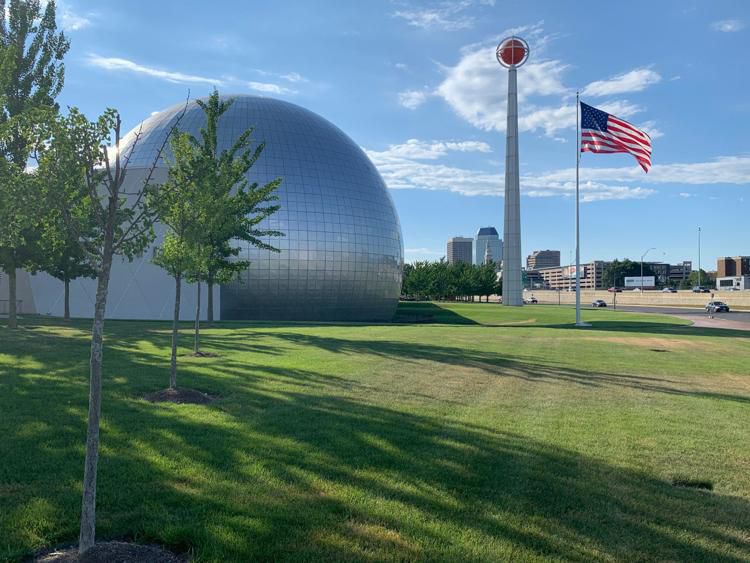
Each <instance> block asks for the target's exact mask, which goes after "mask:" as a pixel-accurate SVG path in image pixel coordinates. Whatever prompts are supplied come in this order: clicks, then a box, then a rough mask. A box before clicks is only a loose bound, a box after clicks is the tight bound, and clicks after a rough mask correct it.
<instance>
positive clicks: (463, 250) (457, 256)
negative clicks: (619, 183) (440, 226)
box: [446, 237, 474, 264]
mask: <svg viewBox="0 0 750 563" xmlns="http://www.w3.org/2000/svg"><path fill="white" fill-rule="evenodd" d="M473 245H474V239H470V238H467V237H453V238H452V239H449V240H448V248H447V252H446V256H447V257H448V264H458V263H459V262H463V263H464V264H471V263H472V259H471V252H472V247H473Z"/></svg>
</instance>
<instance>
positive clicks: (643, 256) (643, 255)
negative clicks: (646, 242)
mask: <svg viewBox="0 0 750 563" xmlns="http://www.w3.org/2000/svg"><path fill="white" fill-rule="evenodd" d="M652 250H656V248H649V249H648V250H647V251H646V252H644V253H643V254H641V295H643V259H644V258H645V257H646V254H648V253H649V252H651V251H652Z"/></svg>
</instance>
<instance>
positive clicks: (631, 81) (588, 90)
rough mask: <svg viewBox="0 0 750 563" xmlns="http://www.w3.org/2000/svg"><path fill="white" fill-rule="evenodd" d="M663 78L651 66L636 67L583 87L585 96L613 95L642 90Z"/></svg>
mask: <svg viewBox="0 0 750 563" xmlns="http://www.w3.org/2000/svg"><path fill="white" fill-rule="evenodd" d="M660 80H661V75H659V73H657V72H655V71H653V70H651V69H650V68H636V69H633V70H631V71H630V72H626V73H624V74H619V75H617V76H614V77H612V78H608V79H607V80H597V81H595V82H591V83H590V84H589V85H588V86H586V87H585V88H584V89H583V92H581V95H583V96H613V95H616V94H625V93H627V92H640V91H641V90H644V89H646V88H648V87H649V86H651V85H652V84H656V83H657V82H659V81H660Z"/></svg>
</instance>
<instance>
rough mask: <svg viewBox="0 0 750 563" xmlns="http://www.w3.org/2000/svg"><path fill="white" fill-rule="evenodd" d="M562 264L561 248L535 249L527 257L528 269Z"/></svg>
mask: <svg viewBox="0 0 750 563" xmlns="http://www.w3.org/2000/svg"><path fill="white" fill-rule="evenodd" d="M559 266H560V251H559V250H535V251H534V252H532V253H531V254H530V255H528V256H527V257H526V269H527V270H540V269H542V268H558V267H559Z"/></svg>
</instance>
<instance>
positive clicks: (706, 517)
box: [0, 303, 750, 561]
mask: <svg viewBox="0 0 750 563" xmlns="http://www.w3.org/2000/svg"><path fill="white" fill-rule="evenodd" d="M573 315H574V313H573V311H572V309H570V308H559V307H555V306H529V307H524V308H522V309H508V308H503V307H500V306H498V305H496V304H456V305H446V306H442V307H438V306H436V305H431V304H423V303H409V304H404V305H403V306H402V307H401V308H400V312H399V317H400V320H401V321H425V320H431V321H432V322H430V323H424V322H413V323H409V322H398V323H395V324H392V325H320V324H301V323H300V324H272V323H253V324H250V323H221V324H219V325H218V326H217V328H214V329H211V330H206V331H205V332H204V338H203V343H204V349H205V350H206V351H211V352H215V353H218V354H219V355H220V356H219V357H207V358H193V357H185V358H181V359H180V362H181V372H180V374H179V378H178V384H179V385H181V386H185V387H193V388H196V389H200V390H202V391H205V392H208V393H210V394H213V395H219V396H220V397H221V398H220V399H219V400H218V401H216V402H214V403H212V404H210V405H206V406H197V405H175V404H151V403H148V402H146V401H145V400H143V399H142V398H141V397H142V396H143V395H144V394H145V393H148V392H151V391H155V390H158V389H160V388H164V387H166V386H167V383H168V365H169V327H168V325H167V324H166V323H156V322H153V323H152V322H125V321H121V322H114V321H113V322H108V323H107V327H106V332H107V340H106V352H105V358H104V361H105V380H104V400H103V427H102V448H101V458H100V463H99V497H98V530H97V531H98V536H99V538H100V539H110V538H127V539H135V540H136V541H141V542H156V543H160V544H164V545H166V546H167V547H170V548H172V549H174V550H176V551H188V550H189V551H190V552H191V554H192V557H193V558H194V560H195V561H250V560H294V561H318V560H320V561H332V560H372V561H383V560H451V561H480V560H481V561H491V560H509V561H556V560H568V561H570V560H572V561H595V560H596V561H624V560H627V561H634V560H658V561H699V560H703V561H748V560H750V368H749V366H750V362H749V359H750V339H749V338H748V334H747V333H741V332H734V331H729V330H723V331H722V330H714V329H696V328H693V327H689V326H686V325H685V322H684V321H681V320H678V319H674V318H670V317H662V316H656V315H641V314H632V313H618V312H613V311H606V310H587V311H585V312H584V320H587V321H589V322H592V323H593V326H592V327H591V328H588V329H574V328H572V327H571V322H572V320H573ZM88 329H89V322H84V321H80V322H79V321H75V322H72V323H70V324H69V325H65V324H64V323H62V322H61V321H54V320H49V319H41V318H27V319H26V320H25V321H24V322H23V326H22V329H21V330H18V331H16V332H10V331H8V329H6V328H2V329H0V560H4V559H7V560H19V559H22V558H23V557H24V556H26V555H28V554H29V553H30V552H33V551H34V550H36V549H39V548H42V547H45V546H52V545H56V544H64V543H71V542H74V541H76V538H77V534H78V518H79V511H80V501H81V499H80V494H81V493H80V487H81V480H82V473H83V447H84V439H85V420H86V409H87V400H88V396H87V394H88V379H87V378H88V341H87V331H88ZM184 334H185V337H184V340H183V343H184V344H185V346H186V347H187V346H189V345H190V343H191V341H190V338H189V329H188V326H187V325H185V333H184ZM184 351H185V352H187V351H188V350H187V348H185V350H184ZM674 478H681V479H688V480H690V479H693V480H699V481H709V482H711V483H712V484H713V491H710V492H709V491H704V490H697V489H693V488H683V487H674V486H673V485H672V483H671V482H672V480H673V479H674Z"/></svg>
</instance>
